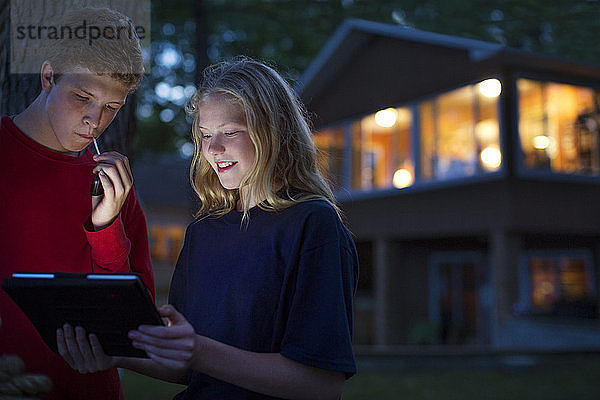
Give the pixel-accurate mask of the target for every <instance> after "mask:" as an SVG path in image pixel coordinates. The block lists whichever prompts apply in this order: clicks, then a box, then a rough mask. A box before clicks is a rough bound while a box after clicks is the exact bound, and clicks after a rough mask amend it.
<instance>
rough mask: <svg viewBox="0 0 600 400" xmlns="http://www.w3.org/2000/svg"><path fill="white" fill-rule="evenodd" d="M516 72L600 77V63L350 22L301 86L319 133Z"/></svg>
mask: <svg viewBox="0 0 600 400" xmlns="http://www.w3.org/2000/svg"><path fill="white" fill-rule="evenodd" d="M510 69H512V70H515V69H519V70H523V71H526V72H553V73H561V74H565V75H567V76H573V77H583V78H586V79H600V66H597V65H589V64H583V63H576V62H573V61H568V60H563V59H559V58H557V57H549V56H542V55H535V54H531V53H527V52H524V51H519V50H515V49H511V48H507V47H505V46H503V45H500V44H495V43H489V42H484V41H480V40H473V39H465V38H460V37H455V36H449V35H442V34H438V33H432V32H425V31H420V30H417V29H413V28H407V27H403V26H398V25H390V24H383V23H379V22H372V21H365V20H359V19H349V20H346V21H345V22H344V23H343V24H342V25H341V26H340V27H339V28H338V29H337V31H336V32H335V33H334V34H333V36H332V37H331V38H330V40H329V41H328V42H327V43H326V44H325V46H324V47H323V49H322V50H321V52H320V53H319V54H318V55H317V57H316V58H315V60H314V61H313V62H312V63H311V65H310V66H309V67H308V68H307V70H306V71H305V73H304V74H303V75H302V76H301V78H300V80H299V83H298V85H297V87H296V89H297V91H298V93H299V94H300V97H301V98H302V100H303V102H304V103H305V104H306V106H307V109H308V110H309V111H310V112H311V113H314V114H315V115H316V118H317V119H316V121H314V122H315V126H316V128H320V127H322V126H325V125H328V124H331V123H334V122H338V121H340V120H344V119H347V118H350V117H353V116H357V115H361V114H364V113H367V112H372V111H375V110H377V109H380V108H384V107H390V106H394V105H398V104H402V103H404V102H408V101H411V100H414V99H418V98H420V97H423V96H427V95H429V94H432V93H435V92H439V91H442V90H446V89H450V88H453V87H457V86H460V85H463V84H465V83H468V82H475V81H478V80H481V79H484V78H486V77H489V76H492V75H499V74H501V73H502V72H504V71H506V70H510Z"/></svg>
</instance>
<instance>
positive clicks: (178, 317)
mask: <svg viewBox="0 0 600 400" xmlns="http://www.w3.org/2000/svg"><path fill="white" fill-rule="evenodd" d="M158 314H159V315H160V316H161V317H165V318H167V319H168V320H169V325H177V324H181V323H187V322H188V321H187V319H186V318H185V317H184V316H183V314H181V313H180V312H179V311H177V309H176V308H175V307H173V306H172V305H171V304H165V305H164V306H161V307H160V308H159V309H158Z"/></svg>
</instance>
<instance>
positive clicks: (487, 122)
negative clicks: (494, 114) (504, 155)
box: [475, 118, 499, 143]
mask: <svg viewBox="0 0 600 400" xmlns="http://www.w3.org/2000/svg"><path fill="white" fill-rule="evenodd" d="M475 134H476V135H477V138H478V139H479V140H480V141H481V142H483V143H490V142H497V141H498V136H499V128H498V121H497V120H496V119H494V118H488V119H484V120H483V121H479V122H478V123H477V125H475Z"/></svg>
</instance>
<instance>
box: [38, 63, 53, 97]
mask: <svg viewBox="0 0 600 400" xmlns="http://www.w3.org/2000/svg"><path fill="white" fill-rule="evenodd" d="M40 80H41V82H42V90H44V91H46V92H49V91H50V89H51V88H52V85H54V70H53V69H52V65H50V63H49V62H48V61H44V62H43V63H42V69H41V71H40Z"/></svg>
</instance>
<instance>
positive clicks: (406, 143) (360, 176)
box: [352, 107, 414, 190]
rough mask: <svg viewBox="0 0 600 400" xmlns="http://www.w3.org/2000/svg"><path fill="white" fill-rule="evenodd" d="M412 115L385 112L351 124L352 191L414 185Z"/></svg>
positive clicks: (400, 111)
mask: <svg viewBox="0 0 600 400" xmlns="http://www.w3.org/2000/svg"><path fill="white" fill-rule="evenodd" d="M411 122H412V114H411V112H410V109H409V108H406V107H399V108H387V109H385V110H381V111H378V112H376V113H375V114H371V115H369V116H366V117H364V118H362V119H361V120H360V121H357V122H355V123H353V124H352V187H353V188H354V189H359V190H369V189H376V188H391V187H397V188H402V187H406V186H410V185H411V184H412V183H413V179H414V178H413V177H414V169H413V161H412V154H411V140H410V131H411Z"/></svg>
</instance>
